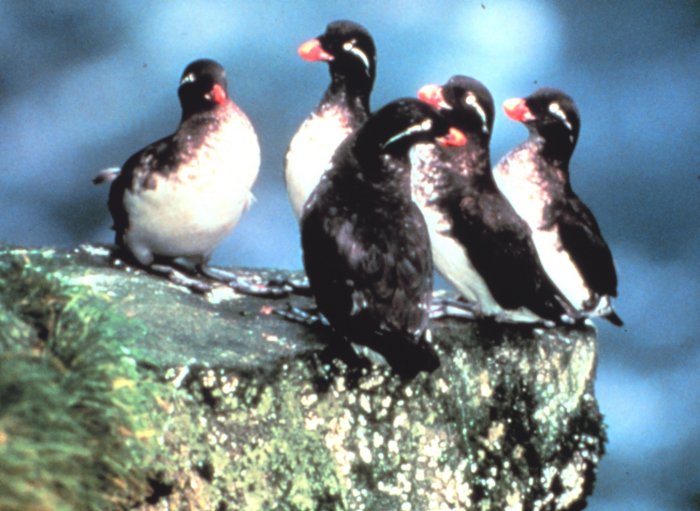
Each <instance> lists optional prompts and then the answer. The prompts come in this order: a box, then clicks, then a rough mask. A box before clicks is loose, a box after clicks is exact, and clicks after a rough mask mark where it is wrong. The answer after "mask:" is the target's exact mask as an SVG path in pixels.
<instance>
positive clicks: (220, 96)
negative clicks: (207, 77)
mask: <svg viewBox="0 0 700 511" xmlns="http://www.w3.org/2000/svg"><path fill="white" fill-rule="evenodd" d="M206 97H208V98H209V99H210V100H212V101H213V102H214V103H216V104H217V105H222V104H224V103H225V102H226V99H227V98H228V96H227V94H226V89H224V88H223V87H222V86H221V85H219V84H218V83H215V84H214V86H213V87H212V89H211V91H210V92H208V93H207V94H206Z"/></svg>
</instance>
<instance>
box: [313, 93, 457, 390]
mask: <svg viewBox="0 0 700 511" xmlns="http://www.w3.org/2000/svg"><path fill="white" fill-rule="evenodd" d="M440 136H446V137H447V138H446V139H445V140H446V141H447V142H449V140H452V138H450V132H449V127H448V125H447V123H446V122H445V121H444V120H443V119H441V118H440V117H439V116H438V115H437V114H436V112H435V111H434V110H433V109H432V108H431V107H429V106H428V105H425V104H422V103H420V102H418V101H416V100H413V99H403V100H397V101H395V102H392V103H390V104H389V105H387V106H385V107H384V108H382V109H381V110H379V111H378V112H376V113H375V114H373V115H372V116H371V117H370V118H369V119H368V120H367V122H366V123H365V124H364V125H363V126H362V127H361V128H360V129H359V130H358V131H357V132H355V133H354V134H353V135H351V136H350V137H349V138H348V139H347V140H346V141H345V142H344V143H343V144H342V145H341V146H340V147H339V148H338V150H337V152H336V153H335V155H334V157H333V160H332V165H331V168H330V169H329V170H328V171H327V172H326V174H324V176H323V178H322V179H321V182H320V183H319V185H318V187H317V188H316V190H315V191H314V192H313V194H312V195H311V197H310V198H309V200H308V201H307V203H306V205H305V206H304V212H303V215H302V219H301V241H302V248H303V253H304V268H305V269H306V273H307V275H308V278H309V282H310V285H311V289H312V292H313V294H314V296H315V298H316V302H317V305H318V308H319V310H320V312H321V313H322V314H323V315H324V316H325V317H326V318H327V319H328V321H329V322H330V324H331V327H332V328H333V330H334V331H335V332H336V333H337V335H338V336H339V337H340V338H341V339H342V340H341V342H356V343H359V344H363V345H366V346H369V347H370V348H372V349H374V350H375V351H378V352H379V353H381V354H382V355H383V356H384V357H385V358H386V360H387V361H388V362H389V364H390V365H391V366H392V367H393V368H394V369H395V370H396V371H397V372H398V373H400V374H401V375H402V376H404V377H411V376H413V375H414V374H416V373H417V372H418V371H420V370H433V369H435V368H436V367H437V366H438V365H439V361H438V359H437V356H436V354H435V353H434V352H433V350H432V348H431V347H430V345H429V344H428V343H427V342H426V335H427V332H428V330H427V329H428V315H429V308H430V303H431V296H432V273H433V264H432V258H431V255H430V246H429V238H428V232H427V230H426V226H425V222H424V220H423V217H422V215H421V213H420V211H419V210H418V208H417V207H416V206H415V204H414V203H413V202H412V201H411V198H410V175H409V172H410V163H409V161H408V151H409V149H410V147H411V146H412V145H413V144H415V143H417V142H419V141H427V140H431V139H434V138H435V137H440Z"/></svg>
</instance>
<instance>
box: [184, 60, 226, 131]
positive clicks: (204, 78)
mask: <svg viewBox="0 0 700 511" xmlns="http://www.w3.org/2000/svg"><path fill="white" fill-rule="evenodd" d="M177 92H178V95H179V96H180V104H181V105H182V118H183V120H184V119H186V118H187V117H189V116H190V115H192V114H194V113H198V112H202V111H205V110H212V109H214V108H216V107H217V106H219V105H222V104H224V103H226V101H228V82H227V80H226V72H225V71H224V68H223V67H222V66H221V65H220V64H219V63H218V62H216V61H214V60H210V59H200V60H195V61H194V62H192V63H191V64H189V65H188V66H187V67H186V68H185V71H184V72H183V73H182V78H180V88H179V89H178V90H177Z"/></svg>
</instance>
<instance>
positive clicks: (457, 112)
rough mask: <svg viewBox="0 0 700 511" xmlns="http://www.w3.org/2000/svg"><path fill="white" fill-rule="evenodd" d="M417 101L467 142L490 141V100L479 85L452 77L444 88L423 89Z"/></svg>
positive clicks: (491, 120) (457, 76) (474, 81)
mask: <svg viewBox="0 0 700 511" xmlns="http://www.w3.org/2000/svg"><path fill="white" fill-rule="evenodd" d="M418 97H419V98H420V100H421V101H424V102H426V103H428V104H429V105H432V106H433V107H434V108H436V109H437V110H438V111H439V112H440V114H442V115H443V116H444V117H445V119H447V120H448V121H449V122H450V124H452V125H453V126H455V127H457V128H459V129H460V130H462V131H463V132H464V133H465V134H466V135H467V136H468V138H469V140H470V141H473V140H475V139H480V140H483V141H485V142H486V143H488V141H489V140H490V138H491V132H492V130H493V119H494V103H493V97H492V96H491V93H490V92H489V90H488V89H487V88H486V87H485V86H484V84H482V83H481V82H480V81H478V80H475V79H474V78H469V77H466V76H462V75H455V76H453V77H452V78H450V79H449V80H448V82H447V83H446V84H445V85H442V86H440V85H426V86H424V87H422V88H421V89H420V90H419V91H418Z"/></svg>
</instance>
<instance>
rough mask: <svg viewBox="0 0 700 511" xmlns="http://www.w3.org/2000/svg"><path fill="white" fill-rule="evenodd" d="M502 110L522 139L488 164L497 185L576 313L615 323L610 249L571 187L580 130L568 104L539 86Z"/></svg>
mask: <svg viewBox="0 0 700 511" xmlns="http://www.w3.org/2000/svg"><path fill="white" fill-rule="evenodd" d="M503 108H504V110H505V112H506V114H507V115H508V117H510V118H511V119H513V120H515V121H519V122H522V123H523V124H524V125H525V127H526V128H527V130H528V132H529V136H528V139H527V140H526V141H525V142H523V143H521V144H520V145H518V146H517V147H516V148H514V149H513V150H511V151H510V152H509V153H508V154H507V155H505V156H504V157H503V158H502V159H501V161H500V162H499V163H498V165H497V166H496V168H495V169H494V177H495V179H496V183H497V185H498V187H499V188H500V190H501V191H502V192H503V194H504V195H505V197H506V198H507V199H508V201H509V202H510V203H511V204H512V206H513V208H514V209H515V211H516V212H517V213H518V215H520V217H521V218H522V219H523V220H525V222H526V223H527V224H528V226H529V227H530V229H531V230H532V240H533V242H534V245H535V248H536V249H537V253H538V255H539V258H540V261H541V262H542V266H543V268H544V269H545V271H546V272H547V275H549V277H550V278H551V279H552V281H553V282H554V284H555V285H556V286H557V287H558V288H559V290H560V291H561V292H562V294H563V295H564V296H565V297H566V298H567V300H568V301H569V303H571V304H572V305H573V306H574V307H575V309H576V310H577V312H578V313H579V314H582V315H585V316H602V317H604V318H605V319H607V320H608V321H610V322H611V323H613V324H614V325H618V326H620V325H622V324H623V323H622V320H621V319H620V317H619V316H618V315H617V314H616V313H615V311H614V310H613V307H612V303H611V299H612V297H614V296H617V275H616V273H615V266H614V264H613V258H612V254H611V252H610V249H609V248H608V245H607V244H606V243H605V240H604V239H603V236H602V234H601V232H600V228H599V227H598V223H597V222H596V220H595V218H594V216H593V214H592V213H591V211H590V210H589V209H588V207H586V205H585V204H584V203H583V202H582V201H581V199H579V198H578V196H577V195H576V194H575V193H574V191H573V189H572V188H571V182H570V177H569V161H570V159H571V155H572V154H573V151H574V148H575V147H576V142H577V140H578V135H579V129H580V119H579V114H578V110H577V108H576V105H575V104H574V101H573V100H572V99H571V97H569V96H568V95H566V94H565V93H563V92H562V91H560V90H557V89H552V88H542V89H538V90H537V91H535V92H534V93H533V94H531V95H530V96H528V97H526V98H513V99H509V100H507V101H505V102H504V104H503Z"/></svg>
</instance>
